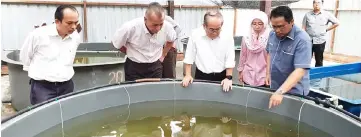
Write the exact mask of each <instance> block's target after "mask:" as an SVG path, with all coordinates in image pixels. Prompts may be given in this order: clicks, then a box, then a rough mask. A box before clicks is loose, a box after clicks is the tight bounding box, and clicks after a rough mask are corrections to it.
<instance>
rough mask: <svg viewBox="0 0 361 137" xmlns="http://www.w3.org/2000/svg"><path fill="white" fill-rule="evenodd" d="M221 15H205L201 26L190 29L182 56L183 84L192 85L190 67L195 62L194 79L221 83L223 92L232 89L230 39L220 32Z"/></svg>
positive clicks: (231, 49)
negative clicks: (183, 55) (183, 67)
mask: <svg viewBox="0 0 361 137" xmlns="http://www.w3.org/2000/svg"><path fill="white" fill-rule="evenodd" d="M222 25H223V16H222V14H221V13H220V12H219V11H208V12H207V13H206V14H205V15H204V20H203V27H200V28H197V29H195V30H193V32H192V35H191V37H190V38H189V40H188V44H187V49H186V54H185V57H184V60H183V62H184V64H185V76H184V78H183V81H182V85H183V86H184V87H187V86H188V85H189V84H190V83H192V82H193V78H192V76H191V67H192V64H193V62H195V65H196V66H197V67H196V72H195V79H201V80H210V81H222V82H221V85H222V86H223V90H224V91H225V92H228V91H229V90H231V89H232V70H233V68H234V66H235V51H234V40H233V36H232V35H231V34H230V35H227V34H225V33H222V32H221V31H222Z"/></svg>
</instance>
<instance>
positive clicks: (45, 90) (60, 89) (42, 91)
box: [30, 79, 74, 105]
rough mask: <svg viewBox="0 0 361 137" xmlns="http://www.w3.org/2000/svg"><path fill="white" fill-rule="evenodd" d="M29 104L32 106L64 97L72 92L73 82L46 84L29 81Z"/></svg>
mask: <svg viewBox="0 0 361 137" xmlns="http://www.w3.org/2000/svg"><path fill="white" fill-rule="evenodd" d="M30 85H31V88H30V90H31V91H30V103H31V104H32V105H35V104H38V103H41V102H44V101H47V100H50V99H52V98H55V97H58V96H61V95H65V94H68V93H71V92H73V91H74V83H73V80H68V81H65V82H48V81H44V80H34V79H30Z"/></svg>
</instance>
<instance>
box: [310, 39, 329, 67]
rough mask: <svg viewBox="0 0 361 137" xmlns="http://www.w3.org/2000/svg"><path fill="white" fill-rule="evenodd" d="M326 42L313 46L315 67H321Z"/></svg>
mask: <svg viewBox="0 0 361 137" xmlns="http://www.w3.org/2000/svg"><path fill="white" fill-rule="evenodd" d="M325 45H326V42H324V43H322V44H313V45H312V53H313V54H314V55H315V60H316V64H315V67H321V66H323V52H324V51H325Z"/></svg>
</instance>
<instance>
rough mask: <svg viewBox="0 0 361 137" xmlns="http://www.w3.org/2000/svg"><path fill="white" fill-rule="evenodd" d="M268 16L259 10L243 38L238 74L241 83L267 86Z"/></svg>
mask: <svg viewBox="0 0 361 137" xmlns="http://www.w3.org/2000/svg"><path fill="white" fill-rule="evenodd" d="M267 24H268V16H267V15H266V13H264V12H262V11H257V12H255V13H254V14H253V17H252V19H251V21H250V23H249V25H250V32H249V34H248V35H247V36H245V37H244V38H243V40H242V44H241V48H242V50H241V54H240V57H239V65H238V68H237V70H238V72H239V73H238V74H239V81H240V83H244V84H247V85H251V86H266V68H267V51H266V46H267V42H268V36H269V33H270V30H269V29H268V28H267Z"/></svg>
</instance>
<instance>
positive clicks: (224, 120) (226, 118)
mask: <svg viewBox="0 0 361 137" xmlns="http://www.w3.org/2000/svg"><path fill="white" fill-rule="evenodd" d="M231 120H232V119H231V118H228V117H222V118H221V121H222V123H228V122H229V121H231Z"/></svg>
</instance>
